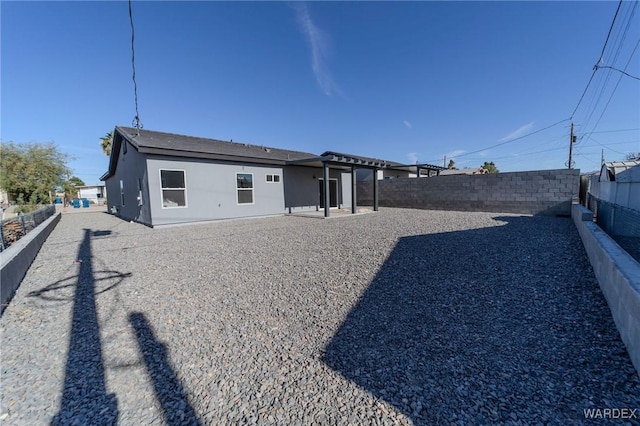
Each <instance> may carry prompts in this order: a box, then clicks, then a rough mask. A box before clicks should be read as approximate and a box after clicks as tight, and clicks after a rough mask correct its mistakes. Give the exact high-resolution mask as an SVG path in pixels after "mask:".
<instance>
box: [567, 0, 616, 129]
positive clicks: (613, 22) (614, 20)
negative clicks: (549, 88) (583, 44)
mask: <svg viewBox="0 0 640 426" xmlns="http://www.w3.org/2000/svg"><path fill="white" fill-rule="evenodd" d="M620 6H622V0H620V1H619V2H618V7H617V8H616V13H615V15H613V20H612V21H611V26H610V27H609V32H608V33H607V38H606V39H605V41H604V45H603V46H602V51H601V52H600V58H599V59H598V62H597V63H596V65H597V64H598V63H600V61H601V60H602V57H603V56H604V51H605V49H606V48H607V43H608V42H609V37H610V36H611V31H613V26H614V24H615V22H616V18H617V17H618V12H619V11H620ZM597 71H598V69H597V68H596V66H594V67H593V72H592V73H591V77H590V78H589V81H588V82H587V85H586V87H585V88H584V90H583V91H582V95H581V96H580V99H579V100H578V103H577V105H576V107H575V108H574V109H573V112H572V113H571V116H570V117H569V119H570V120H573V116H574V115H575V114H576V111H578V108H579V107H580V104H581V103H582V100H583V99H584V96H585V95H586V93H587V90H589V86H590V85H591V82H592V81H593V77H594V76H595V75H596V72H597Z"/></svg>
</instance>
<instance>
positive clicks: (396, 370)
mask: <svg viewBox="0 0 640 426" xmlns="http://www.w3.org/2000/svg"><path fill="white" fill-rule="evenodd" d="M495 219H496V220H499V221H502V222H504V223H505V224H504V225H502V226H496V227H492V228H482V229H476V230H469V231H464V232H451V233H441V234H429V235H418V236H408V237H403V238H400V239H399V240H398V242H397V244H396V246H395V248H394V250H393V251H392V252H391V253H390V255H389V256H388V258H387V260H386V262H385V264H384V265H383V266H382V267H381V268H380V270H379V271H378V273H377V275H376V277H375V278H374V279H373V280H372V282H371V283H370V285H369V287H368V288H367V290H366V291H365V293H363V295H362V297H361V299H360V300H359V301H358V303H357V304H356V306H355V307H354V308H353V309H352V311H351V312H350V313H349V314H348V315H347V317H346V318H345V321H344V322H343V324H342V325H341V327H340V328H339V330H338V332H337V333H336V334H335V335H334V337H333V338H332V339H331V340H330V341H329V343H328V344H327V345H326V347H325V349H324V354H323V361H324V362H325V363H326V364H327V365H328V366H329V367H330V368H332V369H333V370H335V371H337V372H338V373H340V374H341V375H342V376H344V377H345V378H347V379H349V380H351V381H353V382H354V383H356V384H357V385H358V386H360V387H362V388H363V389H365V390H367V391H368V392H370V393H371V394H372V395H374V396H375V397H377V398H380V399H382V400H385V401H387V402H388V403H389V404H391V405H393V406H394V407H395V408H396V409H397V410H399V411H400V412H402V413H403V414H405V415H406V416H408V417H409V418H410V419H411V420H412V421H413V423H414V424H423V425H430V424H449V423H456V422H462V423H474V424H491V423H503V422H525V423H532V422H533V423H538V422H540V423H542V424H546V423H557V424H567V423H583V422H584V421H585V414H584V412H583V410H584V409H590V408H601V409H602V408H610V407H617V408H625V407H626V408H629V409H634V408H639V407H640V397H639V396H638V395H640V380H639V379H638V376H637V374H636V372H635V370H634V368H633V366H632V365H631V362H630V360H629V357H628V355H627V353H626V350H625V348H624V345H623V344H622V342H621V340H620V338H619V335H618V333H617V331H616V328H615V325H614V323H613V321H612V319H611V315H610V312H609V309H608V306H607V304H606V301H605V300H604V298H603V296H602V294H601V292H600V290H599V287H598V283H597V281H596V280H595V278H594V277H593V273H592V271H591V266H590V265H589V263H588V260H587V258H586V255H585V253H584V250H583V248H582V243H581V241H580V239H579V237H578V236H577V232H576V231H575V229H574V227H573V223H572V222H571V220H570V219H565V218H549V217H515V216H514V217H496V218H495Z"/></svg>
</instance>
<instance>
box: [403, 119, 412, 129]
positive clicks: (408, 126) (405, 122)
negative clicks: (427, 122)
mask: <svg viewBox="0 0 640 426" xmlns="http://www.w3.org/2000/svg"><path fill="white" fill-rule="evenodd" d="M403 123H404V125H405V126H407V129H410V128H411V127H413V126H412V125H411V122H409V121H407V120H404V121H403Z"/></svg>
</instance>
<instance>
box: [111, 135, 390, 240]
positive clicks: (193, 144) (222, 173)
mask: <svg viewBox="0 0 640 426" xmlns="http://www.w3.org/2000/svg"><path fill="white" fill-rule="evenodd" d="M387 166H388V164H387V162H385V161H383V160H377V159H372V158H365V157H357V156H353V155H348V154H341V153H337V152H332V151H327V152H325V153H323V154H321V155H314V154H310V153H307V152H300V151H289V150H283V149H277V148H269V147H264V146H258V145H250V144H244V143H236V142H227V141H221V140H215V139H205V138H198V137H192V136H184V135H177V134H171V133H163V132H156V131H150V130H143V129H136V128H130V127H120V126H117V127H116V128H115V130H114V136H113V144H112V149H111V157H110V159H109V170H108V171H107V172H106V173H105V174H104V175H103V176H102V177H101V178H100V179H101V180H103V181H104V182H105V185H106V191H107V203H108V208H109V211H110V212H112V213H114V214H117V215H118V216H120V217H122V218H123V219H126V220H134V221H136V222H140V223H143V224H145V225H148V226H152V227H155V226H162V225H171V224H178V223H187V222H200V221H208V220H217V219H230V218H242V217H258V216H268V215H279V214H286V213H292V212H296V211H305V210H320V209H323V210H324V212H325V216H329V214H330V209H332V208H349V209H351V211H352V212H353V213H355V212H356V203H355V186H356V185H355V182H356V179H355V176H356V170H357V169H371V170H378V169H384V168H386V167H387ZM372 185H373V187H374V193H375V194H377V181H376V180H373V182H372ZM377 204H378V203H377V196H376V198H375V200H374V210H377Z"/></svg>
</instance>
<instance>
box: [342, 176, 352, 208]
mask: <svg viewBox="0 0 640 426" xmlns="http://www.w3.org/2000/svg"><path fill="white" fill-rule="evenodd" d="M340 190H341V191H340V196H341V203H342V204H341V206H340V207H343V208H351V172H342V173H340Z"/></svg>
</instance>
